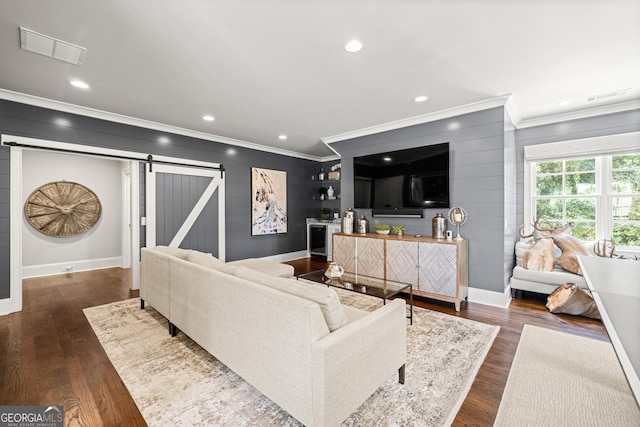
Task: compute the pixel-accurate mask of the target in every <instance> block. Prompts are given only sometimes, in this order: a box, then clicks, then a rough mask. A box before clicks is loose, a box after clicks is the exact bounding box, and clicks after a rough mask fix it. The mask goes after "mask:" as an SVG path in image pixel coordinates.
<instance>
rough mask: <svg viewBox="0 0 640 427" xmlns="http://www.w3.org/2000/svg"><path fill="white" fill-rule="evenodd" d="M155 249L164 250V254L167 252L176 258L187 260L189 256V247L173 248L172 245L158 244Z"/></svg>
mask: <svg viewBox="0 0 640 427" xmlns="http://www.w3.org/2000/svg"><path fill="white" fill-rule="evenodd" d="M153 249H154V250H156V251H158V252H162V253H163V254H167V255H171V256H174V257H176V258H180V259H183V260H185V261H186V260H187V256H189V249H180V248H173V247H170V246H156V247H155V248H153Z"/></svg>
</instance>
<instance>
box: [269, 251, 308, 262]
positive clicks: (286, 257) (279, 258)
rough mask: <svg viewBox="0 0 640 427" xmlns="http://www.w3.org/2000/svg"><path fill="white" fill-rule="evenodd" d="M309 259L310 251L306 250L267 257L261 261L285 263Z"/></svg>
mask: <svg viewBox="0 0 640 427" xmlns="http://www.w3.org/2000/svg"><path fill="white" fill-rule="evenodd" d="M308 257H309V251H306V250H304V251H297V252H289V253H286V254H278V255H271V256H266V257H263V258H260V259H264V260H267V261H275V262H283V261H293V260H294V259H300V258H308Z"/></svg>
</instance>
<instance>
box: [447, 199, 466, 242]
mask: <svg viewBox="0 0 640 427" xmlns="http://www.w3.org/2000/svg"><path fill="white" fill-rule="evenodd" d="M447 217H448V219H449V222H451V224H453V225H455V226H456V230H457V233H458V235H457V236H456V240H463V239H462V236H461V235H460V226H461V225H463V224H464V223H465V222H467V218H468V217H469V216H468V214H467V211H465V210H464V209H462V208H461V207H460V206H456V207H454V208H451V209H450V210H449V213H448V214H447Z"/></svg>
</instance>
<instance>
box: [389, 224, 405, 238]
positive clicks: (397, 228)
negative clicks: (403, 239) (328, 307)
mask: <svg viewBox="0 0 640 427" xmlns="http://www.w3.org/2000/svg"><path fill="white" fill-rule="evenodd" d="M392 228H393V232H394V233H396V234H397V235H398V236H402V235H403V234H404V231H405V230H406V228H405V227H404V225H394V226H393V227H392Z"/></svg>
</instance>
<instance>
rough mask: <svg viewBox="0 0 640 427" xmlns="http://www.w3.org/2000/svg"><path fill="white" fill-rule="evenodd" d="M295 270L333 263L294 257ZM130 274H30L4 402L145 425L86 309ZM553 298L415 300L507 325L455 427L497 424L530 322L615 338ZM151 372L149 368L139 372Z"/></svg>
mask: <svg viewBox="0 0 640 427" xmlns="http://www.w3.org/2000/svg"><path fill="white" fill-rule="evenodd" d="M288 264H291V265H293V266H294V268H295V272H296V274H301V273H304V272H308V271H313V270H318V269H321V268H325V267H326V265H327V264H326V261H324V260H323V259H317V258H305V259H301V260H296V261H291V262H289V263H288ZM137 296H138V293H137V291H130V290H129V271H128V270H121V269H117V268H115V269H106V270H99V271H92V272H78V273H70V274H66V275H60V276H50V277H44V278H37V279H28V280H24V282H23V310H22V312H20V313H14V314H10V315H8V316H0V349H1V353H0V375H2V381H0V405H64V407H65V418H66V420H65V426H138V425H141V426H143V425H146V423H145V421H144V419H143V418H142V416H141V414H140V412H139V411H138V408H137V406H136V405H135V403H134V401H133V399H132V398H131V395H130V394H129V392H128V391H127V389H126V387H125V386H124V384H123V383H122V381H121V380H120V377H119V376H118V374H117V373H116V371H115V369H114V368H113V367H112V366H111V363H110V362H109V359H108V358H107V356H106V354H105V353H104V351H103V350H102V347H101V345H100V343H99V342H98V339H97V338H96V336H95V335H94V333H93V331H92V329H91V327H90V326H89V323H88V322H87V320H86V318H85V316H84V314H83V312H82V309H83V308H86V307H92V306H96V305H101V304H107V303H110V302H114V301H119V300H124V299H127V298H133V297H137ZM545 302H546V296H544V295H538V294H533V293H524V292H522V293H519V295H518V296H517V298H516V299H514V300H513V301H512V303H511V305H510V307H509V309H502V308H497V307H490V306H486V305H482V304H474V303H463V304H462V310H461V311H460V312H456V311H455V309H454V308H453V304H450V303H441V302H437V301H433V300H425V299H421V298H416V301H415V305H416V306H420V307H424V308H428V309H431V310H436V311H440V312H443V313H447V314H450V315H453V316H459V317H464V318H468V319H472V320H476V321H479V322H484V323H488V324H493V325H498V326H500V332H499V334H498V337H497V338H496V340H495V342H494V344H493V347H492V348H491V350H490V352H489V354H488V355H487V358H486V359H485V362H484V364H483V365H482V367H481V368H480V371H479V372H478V375H477V377H476V380H475V382H474V383H473V386H472V388H471V390H470V391H469V394H468V396H467V399H466V400H465V402H464V404H463V405H462V407H461V409H460V411H459V413H458V415H457V417H456V419H455V422H454V424H453V425H454V426H491V425H493V421H494V419H495V416H496V413H497V410H498V406H499V404H500V399H501V396H502V392H503V390H504V386H505V384H506V381H507V376H508V374H509V368H510V367H511V363H512V361H513V357H514V354H515V351H516V348H517V346H518V341H519V339H520V334H521V332H522V328H523V327H524V325H525V324H530V325H536V326H542V327H545V328H549V329H555V330H559V331H563V332H568V333H572V334H576V335H581V336H585V337H589V338H595V339H599V340H605V341H608V340H609V338H608V336H607V334H606V331H605V329H604V326H603V325H602V322H600V321H597V320H592V319H587V318H584V317H578V316H568V315H556V314H551V313H549V312H548V311H547V309H546V308H545ZM140 374H141V375H144V372H141V373H140Z"/></svg>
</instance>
